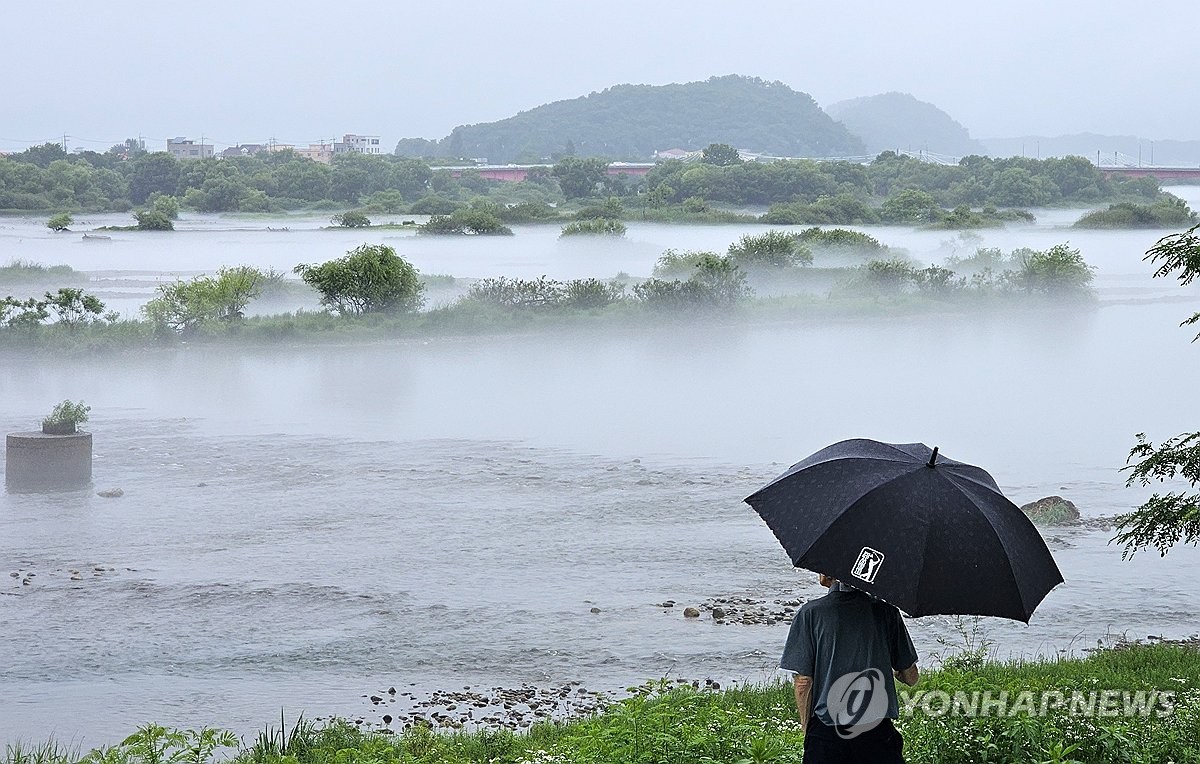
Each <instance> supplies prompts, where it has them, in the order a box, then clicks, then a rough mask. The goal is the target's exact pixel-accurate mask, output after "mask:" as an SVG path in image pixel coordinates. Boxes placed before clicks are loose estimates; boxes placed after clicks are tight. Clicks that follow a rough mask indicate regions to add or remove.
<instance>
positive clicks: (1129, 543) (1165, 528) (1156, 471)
mask: <svg viewBox="0 0 1200 764" xmlns="http://www.w3.org/2000/svg"><path fill="white" fill-rule="evenodd" d="M1135 459H1136V460H1137V462H1136V464H1130V465H1129V466H1127V467H1125V468H1124V469H1125V470H1128V471H1129V473H1130V474H1129V479H1128V480H1127V481H1126V485H1127V486H1132V485H1134V484H1139V485H1143V486H1149V485H1152V484H1154V483H1163V482H1165V481H1167V480H1174V479H1179V478H1182V479H1184V480H1187V481H1188V483H1190V484H1191V486H1192V487H1193V488H1194V487H1195V486H1196V485H1197V484H1200V432H1192V433H1184V434H1182V435H1177V436H1175V437H1174V438H1170V439H1169V440H1167V441H1165V442H1163V443H1162V444H1161V445H1159V446H1158V447H1157V448H1155V446H1154V444H1153V443H1151V442H1150V441H1148V440H1147V439H1146V435H1145V433H1138V435H1137V443H1136V444H1135V445H1134V447H1133V448H1132V449H1130V451H1129V458H1128V460H1127V461H1128V462H1133V461H1134V460H1135ZM1116 523H1117V535H1116V536H1115V537H1113V539H1112V542H1116V543H1119V544H1123V545H1124V546H1125V549H1124V551H1123V552H1122V554H1121V557H1122V558H1123V559H1129V558H1131V557H1133V556H1134V555H1135V554H1136V553H1137V552H1140V551H1143V550H1145V549H1148V548H1150V547H1153V548H1154V549H1156V550H1157V551H1158V553H1159V555H1160V556H1166V554H1167V552H1168V551H1170V549H1171V547H1172V546H1174V545H1175V544H1176V543H1181V544H1192V545H1196V544H1197V543H1200V494H1188V493H1184V492H1174V491H1173V492H1169V493H1163V494H1158V493H1156V494H1154V495H1153V496H1151V497H1150V498H1149V500H1147V501H1146V502H1145V503H1144V504H1142V505H1141V506H1140V507H1138V508H1137V509H1135V510H1134V511H1133V512H1129V513H1127V514H1124V515H1120V516H1118V517H1117V518H1116Z"/></svg>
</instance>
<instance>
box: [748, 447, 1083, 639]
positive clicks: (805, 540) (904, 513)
mask: <svg viewBox="0 0 1200 764" xmlns="http://www.w3.org/2000/svg"><path fill="white" fill-rule="evenodd" d="M746 502H747V503H748V504H750V506H752V507H754V510H755V511H756V512H758V514H759V515H761V516H762V518H763V520H765V521H766V522H767V525H768V526H769V527H770V528H771V531H772V532H773V533H774V534H775V537H776V538H778V539H779V542H780V543H781V544H783V548H784V549H785V550H787V553H788V555H789V556H790V557H791V558H792V563H793V564H794V565H796V567H799V568H807V569H808V570H812V571H815V572H818V573H825V574H826V575H830V576H833V577H835V578H837V579H839V580H842V581H845V582H846V583H848V584H850V585H851V586H854V587H855V588H858V589H862V590H863V591H865V592H868V593H870V594H874V595H875V596H877V597H879V598H880V599H883V600H886V601H887V602H890V603H892V604H893V605H895V606H896V607H898V608H900V609H901V610H903V611H905V612H906V613H908V614H909V615H912V616H922V615H934V614H960V615H991V616H1000V617H1002V618H1012V619H1014V620H1017V621H1024V622H1025V623H1028V622H1029V616H1030V615H1031V614H1032V613H1033V610H1034V608H1036V607H1037V606H1038V603H1039V602H1041V601H1042V598H1043V597H1045V596H1046V593H1047V592H1049V591H1050V590H1051V589H1053V588H1054V587H1055V586H1057V585H1058V584H1060V583H1062V580H1063V577H1062V574H1061V573H1060V572H1059V570H1058V566H1057V565H1056V564H1055V563H1054V558H1053V557H1051V555H1050V550H1049V549H1047V548H1046V542H1045V541H1043V540H1042V537H1041V534H1039V533H1038V531H1037V529H1036V528H1034V527H1033V523H1032V522H1030V521H1029V518H1027V517H1026V516H1025V513H1024V512H1022V511H1021V510H1020V509H1019V508H1018V507H1017V506H1016V505H1015V504H1013V503H1012V502H1011V501H1009V500H1008V499H1007V498H1005V497H1004V494H1002V493H1001V492H1000V489H999V487H997V486H996V481H995V480H993V479H992V476H991V475H989V474H988V473H987V472H985V471H984V470H982V469H980V468H979V467H972V466H971V465H969V464H963V463H961V462H956V461H954V460H952V459H945V458H943V457H940V456H938V453H937V449H936V448H934V449H930V448H929V446H926V445H925V444H923V443H900V444H891V443H880V442H878V441H874V440H865V439H855V440H844V441H842V442H840V443H835V444H833V445H832V446H828V447H826V448H823V449H821V450H820V451H818V452H816V453H815V454H813V455H812V456H810V457H808V458H807V459H805V460H804V461H802V462H800V463H799V464H796V465H794V466H792V468H791V469H789V470H788V471H787V472H785V473H783V474H782V475H780V476H779V477H777V478H776V479H775V480H773V481H771V482H770V483H768V484H767V485H766V486H764V487H763V488H761V489H759V490H758V491H757V492H755V493H754V494H753V495H752V496H750V497H749V498H747V499H746Z"/></svg>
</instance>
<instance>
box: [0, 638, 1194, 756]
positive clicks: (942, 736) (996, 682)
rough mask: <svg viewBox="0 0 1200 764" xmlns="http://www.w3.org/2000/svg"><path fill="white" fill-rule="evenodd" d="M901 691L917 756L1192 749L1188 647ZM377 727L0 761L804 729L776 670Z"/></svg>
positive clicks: (751, 748) (614, 750) (450, 750)
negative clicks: (569, 712)
mask: <svg viewBox="0 0 1200 764" xmlns="http://www.w3.org/2000/svg"><path fill="white" fill-rule="evenodd" d="M982 697H988V698H992V699H1000V698H1004V701H1003V702H1002V703H1001V704H1000V705H999V706H998V707H997V708H995V709H992V710H987V709H985V707H984V706H983V705H982V704H981V703H980V702H979V701H977V700H973V699H976V698H982ZM1043 699H1045V700H1043ZM900 706H901V709H900V720H899V721H898V722H897V728H898V729H899V730H900V731H901V733H902V734H903V735H904V753H905V756H906V759H907V760H908V761H911V762H920V763H921V764H975V763H976V762H997V763H998V764H1028V763H1029V762H1049V761H1053V762H1063V763H1065V762H1076V763H1077V764H1081V763H1082V762H1166V761H1174V762H1195V761H1200V660H1198V656H1197V653H1196V650H1195V648H1194V647H1187V646H1180V645H1169V644H1155V645H1123V646H1120V647H1118V648H1116V649H1110V650H1103V651H1099V652H1095V653H1093V654H1091V655H1089V656H1088V657H1085V658H1060V659H1055V660H1046V661H1030V662H999V661H994V660H990V659H989V656H988V655H987V654H986V652H985V651H984V650H981V649H977V650H970V651H966V652H963V653H960V654H955V655H952V656H950V657H949V658H947V659H946V660H945V663H944V665H943V667H942V668H940V669H936V670H931V671H927V672H924V673H923V674H922V677H921V683H920V684H919V685H918V686H917V687H916V688H915V689H914V690H911V691H908V692H906V693H902V694H901V703H900ZM972 709H973V710H972ZM384 729H385V730H386V734H383V733H381V732H376V731H371V730H367V729H363V728H362V726H361V725H355V724H352V723H350V722H349V721H344V720H338V719H334V720H331V721H328V722H324V723H314V722H310V721H307V720H303V719H301V720H299V721H297V722H295V723H293V724H292V725H291V726H290V727H287V726H281V727H279V728H274V729H272V728H270V727H268V728H267V729H266V730H265V731H264V732H262V733H260V734H259V735H258V736H257V738H256V739H254V740H252V741H249V742H247V743H243V744H241V745H239V744H238V741H237V740H236V738H234V736H233V735H231V734H230V733H228V732H223V731H220V730H214V729H210V728H201V729H199V730H176V729H168V728H164V727H161V726H158V725H153V724H151V725H146V726H143V727H142V728H140V729H139V730H137V731H136V732H134V733H133V734H132V735H130V736H129V737H127V738H125V739H124V740H123V741H122V742H121V743H119V744H117V745H114V746H109V747H106V748H102V749H98V750H96V751H91V752H88V753H86V754H84V753H81V752H80V751H78V750H75V749H71V748H68V747H66V746H62V745H59V744H57V743H54V742H53V741H51V742H49V743H45V744H42V745H40V746H34V747H26V746H22V745H14V744H9V745H8V746H7V748H6V750H5V753H4V756H3V758H0V764H83V763H84V762H86V763H87V764H97V763H102V764H163V762H185V761H186V762H192V763H193V764H208V763H209V762H210V761H213V760H214V757H219V758H220V760H222V761H226V760H228V761H231V762H233V764H328V762H386V763H388V764H420V763H426V762H429V763H431V762H438V764H608V763H609V762H639V763H640V764H692V763H694V764H702V763H704V762H754V763H763V764H767V763H770V762H778V763H779V764H783V763H785V762H798V761H799V760H800V757H801V752H802V750H803V740H804V733H803V731H802V730H801V728H800V724H799V722H798V721H797V720H796V711H795V697H794V693H793V690H792V687H791V685H790V684H783V683H773V684H766V685H761V686H741V687H732V688H726V689H722V690H716V691H713V690H701V689H694V688H692V687H691V686H689V685H686V684H678V683H674V682H667V681H660V682H649V683H646V684H644V685H641V686H639V687H634V688H630V695H629V697H627V698H624V699H622V700H617V701H613V702H611V703H609V704H608V705H607V707H605V708H604V709H603V710H601V711H600V712H598V713H596V714H594V715H592V716H587V717H583V718H577V719H566V720H559V721H546V722H541V723H538V724H535V725H534V726H532V727H531V728H530V729H528V730H527V731H524V732H511V731H505V730H491V729H480V730H476V731H469V730H454V729H448V730H437V729H434V728H432V727H431V726H429V725H425V724H418V725H416V726H412V727H409V728H407V729H402V730H400V731H399V732H398V733H396V732H394V731H393V730H391V729H390V728H384Z"/></svg>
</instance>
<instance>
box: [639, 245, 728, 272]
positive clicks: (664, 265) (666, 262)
mask: <svg viewBox="0 0 1200 764" xmlns="http://www.w3.org/2000/svg"><path fill="white" fill-rule="evenodd" d="M706 257H720V255H718V254H717V253H716V252H696V251H685V252H678V251H676V250H674V249H668V250H667V251H666V252H663V254H662V257H660V258H658V262H656V263H655V264H654V275H655V276H658V277H670V276H676V277H679V276H684V277H688V278H690V277H691V275H692V274H693V273H695V271H696V266H697V265H699V264H700V261H701V260H703V259H704V258H706Z"/></svg>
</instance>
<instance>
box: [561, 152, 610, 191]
mask: <svg viewBox="0 0 1200 764" xmlns="http://www.w3.org/2000/svg"><path fill="white" fill-rule="evenodd" d="M550 173H551V174H552V175H553V176H554V179H555V180H557V181H558V186H559V188H561V189H562V192H563V196H565V197H567V198H568V199H582V198H584V197H588V196H591V195H592V194H594V193H595V192H596V188H597V187H598V186H599V185H600V184H601V183H602V182H603V181H604V178H605V176H606V175H607V174H608V162H606V161H605V160H603V159H598V158H596V157H591V158H588V159H580V158H578V157H573V156H566V157H563V158H562V159H560V160H558V162H557V163H556V164H555V165H554V169H552V170H551V171H550Z"/></svg>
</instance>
